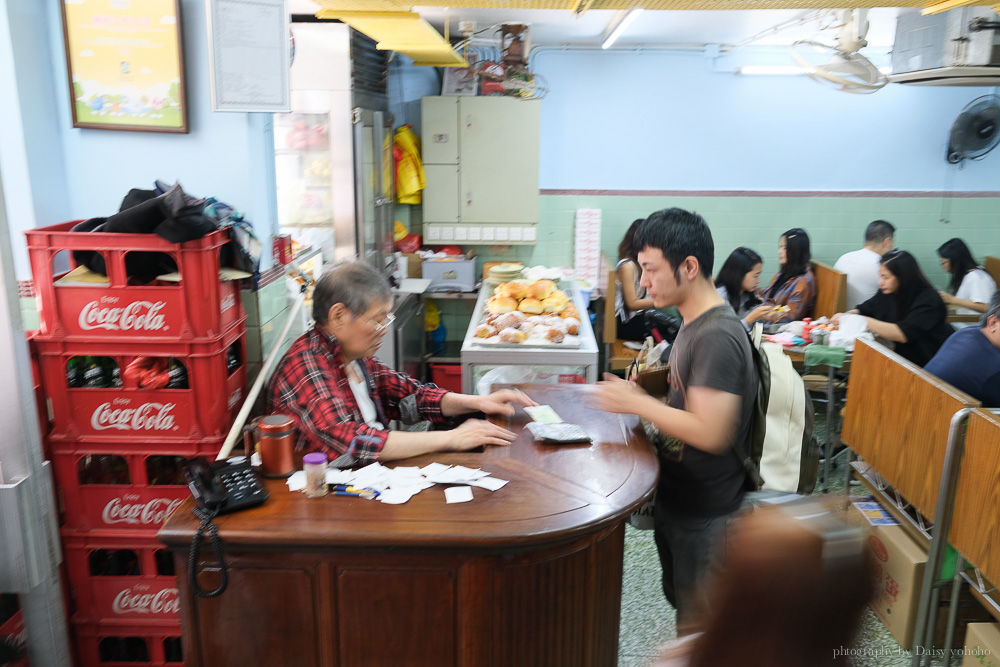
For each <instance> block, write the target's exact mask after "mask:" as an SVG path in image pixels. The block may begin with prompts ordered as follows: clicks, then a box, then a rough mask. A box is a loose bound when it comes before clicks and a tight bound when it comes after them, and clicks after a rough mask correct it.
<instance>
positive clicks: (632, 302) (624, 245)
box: [615, 218, 680, 342]
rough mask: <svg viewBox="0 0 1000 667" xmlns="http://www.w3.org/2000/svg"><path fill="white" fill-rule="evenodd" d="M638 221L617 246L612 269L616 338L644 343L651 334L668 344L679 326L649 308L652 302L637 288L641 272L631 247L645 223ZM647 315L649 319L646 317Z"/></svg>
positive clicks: (642, 219)
mask: <svg viewBox="0 0 1000 667" xmlns="http://www.w3.org/2000/svg"><path fill="white" fill-rule="evenodd" d="M645 221H646V219H645V218H639V219H638V220H635V221H633V222H632V224H631V225H630V226H629V228H628V230H626V232H625V236H623V237H622V240H621V243H619V244H618V264H617V265H615V273H616V275H617V278H618V279H617V281H616V284H615V322H616V323H617V325H618V326H617V332H618V337H619V338H621V339H622V340H633V341H644V340H646V337H647V336H650V335H652V332H653V331H654V330H655V331H656V332H657V334H658V335H659V336H660V337H661V338H662V339H665V340H667V341H669V342H673V340H674V337H675V336H676V335H677V329H678V328H680V327H679V324H678V323H676V322H673V321H672V318H671V317H669V316H667V315H661V314H660V313H658V312H657V311H656V310H655V309H654V308H653V300H652V299H649V298H646V290H645V289H643V288H642V287H640V286H639V279H640V278H641V277H642V269H640V268H639V248H636V247H635V246H634V244H633V240H634V239H635V232H636V230H637V229H639V225H641V224H642V223H643V222H645ZM647 311H648V312H649V314H650V315H651V316H652V317H647V316H646V314H647Z"/></svg>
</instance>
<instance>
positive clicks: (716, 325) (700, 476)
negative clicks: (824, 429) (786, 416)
mask: <svg viewBox="0 0 1000 667" xmlns="http://www.w3.org/2000/svg"><path fill="white" fill-rule="evenodd" d="M757 383H758V380H757V370H756V368H755V367H754V363H753V357H752V355H751V351H750V339H749V337H748V336H747V333H746V330H745V329H744V328H743V325H742V324H741V323H740V320H739V318H738V317H736V315H735V313H733V310H732V308H730V307H729V305H728V304H725V305H721V306H717V307H715V308H712V309H710V310H708V311H706V312H704V313H702V314H701V315H700V316H699V317H698V318H697V319H695V320H694V321H692V322H690V323H687V324H685V325H684V326H682V327H681V330H680V332H679V333H678V334H677V339H676V340H675V341H674V344H673V345H672V346H671V348H670V390H669V393H668V396H667V405H669V406H670V407H672V408H677V409H678V410H684V409H686V406H687V391H688V390H690V389H691V388H692V387H708V388H711V389H716V390H718V391H724V392H726V393H730V394H736V395H737V396H740V397H741V399H742V400H741V402H740V415H739V425H738V427H737V430H736V433H735V434H734V438H735V439H734V442H739V443H741V445H742V446H743V449H744V451H749V449H750V423H751V420H752V418H753V407H754V400H755V398H756V396H757ZM665 440H666V444H665V446H664V447H662V448H661V449H660V483H659V488H658V491H657V493H658V502H665V503H667V504H668V505H669V506H670V507H671V508H672V509H673V510H675V511H677V512H680V513H684V514H687V515H689V516H698V517H708V516H720V515H723V514H728V513H729V512H733V511H735V510H736V509H738V508H739V506H740V503H741V502H742V499H743V492H744V490H745V483H746V471H745V470H744V468H743V463H742V461H741V460H740V457H739V456H737V455H736V453H735V452H733V451H732V449H728V450H726V451H725V452H723V453H721V454H710V453H709V452H706V451H704V450H701V449H698V448H697V447H692V446H690V445H688V444H687V443H685V442H682V441H681V440H679V439H677V438H672V437H669V436H668V437H666V438H665Z"/></svg>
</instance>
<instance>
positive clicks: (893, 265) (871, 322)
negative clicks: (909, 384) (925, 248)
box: [830, 250, 955, 366]
mask: <svg viewBox="0 0 1000 667" xmlns="http://www.w3.org/2000/svg"><path fill="white" fill-rule="evenodd" d="M878 287H879V292H878V294H876V295H875V296H873V297H872V298H870V299H868V300H867V301H865V302H864V303H862V304H860V305H859V306H858V307H857V308H855V309H854V310H850V311H848V312H850V313H856V314H860V315H864V316H865V317H866V318H867V319H868V330H869V331H871V332H872V333H873V334H875V335H877V336H881V337H882V338H884V339H886V340H890V341H893V342H894V343H895V348H896V352H897V353H898V354H899V355H900V356H901V357H903V358H904V359H909V360H910V361H912V362H913V363H915V364H917V365H918V366H923V365H924V364H926V363H927V362H928V361H930V360H931V357H933V356H934V355H935V354H936V353H937V351H938V348H940V347H941V344H942V343H944V341H945V340H946V339H947V338H948V336H950V335H951V334H953V333H955V330H954V329H953V328H952V326H951V325H950V324H948V323H947V322H946V321H945V318H946V317H947V315H948V312H947V309H946V308H945V306H944V301H942V300H941V297H940V296H938V293H937V291H936V290H935V289H934V288H933V287H931V284H930V283H929V282H928V281H927V278H926V277H925V276H924V273H923V271H921V270H920V266H919V265H918V264H917V260H916V259H914V258H913V255H911V254H910V253H908V252H906V251H905V250H893V251H892V252H887V253H886V254H885V255H883V256H882V261H881V265H880V266H879V278H878ZM842 314H843V313H837V314H836V315H834V316H833V317H832V318H830V321H831V322H833V324H837V323H839V321H840V316H841V315H842Z"/></svg>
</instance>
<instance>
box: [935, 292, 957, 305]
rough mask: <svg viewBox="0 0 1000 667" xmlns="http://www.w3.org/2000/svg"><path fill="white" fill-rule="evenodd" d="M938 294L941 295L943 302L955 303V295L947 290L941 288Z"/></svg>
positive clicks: (947, 303) (946, 303)
mask: <svg viewBox="0 0 1000 667" xmlns="http://www.w3.org/2000/svg"><path fill="white" fill-rule="evenodd" d="M938 294H940V295H941V300H942V301H944V302H945V305H948V306H950V305H951V304H953V303H955V297H954V296H952V295H951V294H949V293H948V292H945V291H943V290H942V291H940V292H938Z"/></svg>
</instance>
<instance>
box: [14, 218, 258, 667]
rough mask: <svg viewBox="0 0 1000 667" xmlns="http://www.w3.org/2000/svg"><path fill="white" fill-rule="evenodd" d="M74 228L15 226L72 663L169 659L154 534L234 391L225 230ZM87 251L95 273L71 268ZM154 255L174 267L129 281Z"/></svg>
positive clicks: (226, 413)
mask: <svg viewBox="0 0 1000 667" xmlns="http://www.w3.org/2000/svg"><path fill="white" fill-rule="evenodd" d="M74 224H76V223H73V222H70V223H65V224H61V225H55V226H52V227H45V228H40V229H35V230H31V231H29V232H26V234H27V237H28V253H29V257H30V260H31V269H32V273H33V274H34V281H35V293H36V295H37V298H38V307H39V317H40V326H39V331H38V333H37V334H36V335H34V336H33V338H32V340H31V349H32V353H33V356H34V362H35V368H36V370H37V373H38V376H39V378H40V383H41V391H42V393H43V395H44V398H45V401H46V404H47V410H46V411H47V413H48V420H47V421H45V420H43V422H44V425H43V429H44V430H45V431H46V432H45V436H44V439H43V442H44V446H45V448H46V454H47V457H48V458H49V460H50V461H51V462H52V469H53V474H54V478H55V482H56V490H57V495H58V498H57V501H58V507H59V510H60V515H61V516H60V518H61V521H62V529H61V536H62V543H63V551H64V556H65V572H66V575H67V580H68V583H69V589H70V612H71V625H72V628H73V635H74V639H75V646H76V654H77V662H78V667H95V666H98V665H105V664H121V663H136V664H143V665H153V666H161V665H162V666H163V667H166V666H168V665H173V666H176V665H180V664H182V660H183V658H182V656H181V648H180V646H181V645H180V632H181V630H180V615H179V602H178V597H177V581H176V575H177V574H180V575H183V574H184V573H183V572H181V573H175V571H174V564H173V558H172V556H171V555H170V554H169V553H168V552H167V551H166V550H165V549H164V548H163V546H162V545H161V544H160V543H159V542H158V541H157V539H156V533H157V531H158V530H159V528H160V526H161V525H162V523H163V521H164V520H165V519H166V517H167V516H168V515H169V514H170V513H171V512H173V511H174V510H175V509H176V508H177V506H178V505H179V504H180V503H181V501H182V500H183V499H184V498H186V497H187V496H188V495H189V491H188V489H187V486H186V481H185V479H184V475H183V473H182V465H183V464H184V462H185V460H186V459H188V458H190V457H192V456H197V455H201V456H205V457H207V458H209V459H214V458H215V455H216V454H217V453H218V451H219V449H220V448H221V446H222V443H223V441H224V439H225V436H226V434H227V433H228V431H229V429H230V427H231V426H232V423H233V419H234V417H235V415H236V413H237V411H238V410H239V408H240V406H241V405H242V404H243V401H244V399H245V397H246V328H245V322H246V314H245V313H244V311H243V307H242V305H241V303H240V292H239V285H238V284H237V283H236V282H235V281H224V280H221V279H220V276H219V268H220V264H221V261H222V260H220V253H221V252H223V251H224V249H225V245H226V244H227V242H228V236H227V234H226V233H225V232H221V231H219V232H213V233H211V234H209V235H207V236H205V237H203V238H201V239H198V240H195V241H190V242H187V243H180V244H175V243H168V242H167V241H165V240H163V239H161V238H159V237H158V236H154V235H151V234H107V233H72V232H70V229H72V227H73V226H74ZM87 252H90V253H98V254H99V255H100V258H101V261H103V264H104V266H105V267H106V272H107V280H106V281H105V280H104V279H103V277H102V276H99V275H97V276H95V274H93V273H87V272H83V273H81V270H80V269H79V268H76V267H75V264H76V262H75V260H74V258H80V257H82V256H83V255H81V254H79V253H87ZM153 253H164V254H166V255H169V257H170V258H171V259H172V260H173V261H174V262H175V263H176V265H177V268H178V271H177V273H178V274H179V276H177V275H173V276H169V277H167V278H160V279H155V280H152V281H144V282H143V283H142V284H137V281H135V280H134V279H131V278H130V276H129V275H128V270H129V268H131V267H135V266H137V263H139V264H141V263H142V262H146V261H158V260H157V257H160V258H162V255H154V254H153ZM69 269H74V270H73V271H69Z"/></svg>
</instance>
